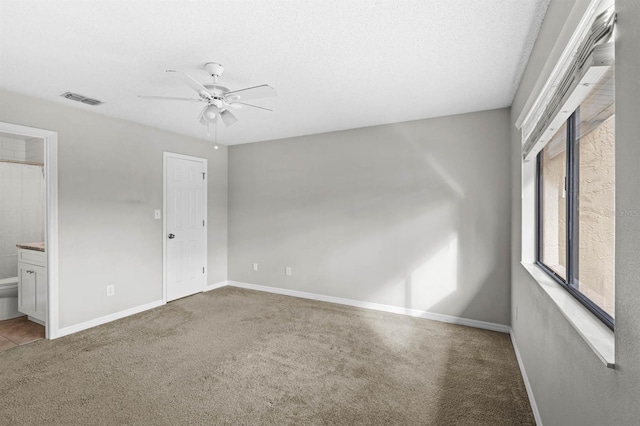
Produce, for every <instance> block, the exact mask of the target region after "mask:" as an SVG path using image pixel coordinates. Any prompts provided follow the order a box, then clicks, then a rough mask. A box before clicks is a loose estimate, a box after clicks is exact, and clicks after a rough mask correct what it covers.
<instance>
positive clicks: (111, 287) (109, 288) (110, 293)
mask: <svg viewBox="0 0 640 426" xmlns="http://www.w3.org/2000/svg"><path fill="white" fill-rule="evenodd" d="M114 294H116V286H115V285H108V286H107V296H113V295H114Z"/></svg>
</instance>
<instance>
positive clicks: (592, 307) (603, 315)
mask: <svg viewBox="0 0 640 426" xmlns="http://www.w3.org/2000/svg"><path fill="white" fill-rule="evenodd" d="M579 123H580V108H578V109H577V110H576V111H575V112H574V113H573V114H571V116H570V117H569V118H568V119H567V121H566V124H567V134H566V157H567V167H566V170H567V175H566V178H565V185H566V197H567V198H566V200H567V202H566V210H567V211H566V214H567V229H566V233H567V238H566V241H567V249H566V252H567V259H566V264H567V268H566V274H565V275H566V276H567V279H566V280H565V279H564V278H562V277H561V276H560V275H559V274H558V273H556V272H555V271H553V270H552V269H551V268H550V267H549V266H547V265H545V264H544V262H543V261H542V241H543V240H542V232H543V227H542V190H543V189H542V168H541V167H542V150H541V151H540V152H539V153H538V155H537V156H536V264H537V265H538V266H539V267H540V268H541V269H542V270H543V271H545V272H546V273H547V274H548V275H549V276H550V277H551V278H552V279H553V280H554V281H556V282H557V283H558V284H560V286H561V287H562V288H564V289H565V290H567V292H569V294H571V295H572V296H573V297H575V298H576V299H577V300H578V301H579V302H580V303H582V305H584V306H585V307H586V308H587V309H588V310H589V311H591V312H592V313H593V314H594V315H595V316H596V317H598V319H600V320H601V321H602V322H603V323H604V324H605V325H606V326H607V327H609V328H610V329H611V330H614V329H615V319H614V318H613V317H611V315H609V314H608V313H607V312H605V311H604V310H603V309H602V308H601V307H600V306H598V305H597V304H595V303H594V302H593V301H592V300H591V299H589V298H588V297H587V296H585V295H584V294H582V293H581V292H580V290H579V288H578V279H577V271H578V249H579V244H578V236H579V233H578V194H579V192H578V183H579V171H580V169H579V167H580V158H579V154H580V151H579V149H578V134H579V133H578V132H579V129H578V126H579Z"/></svg>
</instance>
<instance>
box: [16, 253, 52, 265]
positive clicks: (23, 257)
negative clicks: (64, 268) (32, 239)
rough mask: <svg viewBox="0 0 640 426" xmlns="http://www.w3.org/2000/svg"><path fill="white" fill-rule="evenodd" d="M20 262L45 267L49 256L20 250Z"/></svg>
mask: <svg viewBox="0 0 640 426" xmlns="http://www.w3.org/2000/svg"><path fill="white" fill-rule="evenodd" d="M18 262H25V263H30V264H32V265H37V266H45V265H46V263H47V254H46V253H45V252H43V251H36V250H26V249H20V250H18Z"/></svg>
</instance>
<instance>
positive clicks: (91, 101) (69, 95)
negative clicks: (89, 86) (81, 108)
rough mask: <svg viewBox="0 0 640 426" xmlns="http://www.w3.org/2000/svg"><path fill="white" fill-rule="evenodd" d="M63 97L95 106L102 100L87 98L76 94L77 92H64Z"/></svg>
mask: <svg viewBox="0 0 640 426" xmlns="http://www.w3.org/2000/svg"><path fill="white" fill-rule="evenodd" d="M60 96H62V97H63V98H67V99H70V100H72V101H77V102H82V103H83V104H87V105H91V106H95V105H100V104H101V103H102V102H101V101H99V100H97V99H91V98H87V97H86V96H82V95H78V94H77V93H71V92H66V93H63V94H62V95H60Z"/></svg>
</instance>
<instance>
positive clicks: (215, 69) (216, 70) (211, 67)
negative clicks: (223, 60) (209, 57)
mask: <svg viewBox="0 0 640 426" xmlns="http://www.w3.org/2000/svg"><path fill="white" fill-rule="evenodd" d="M204 69H206V70H207V72H208V73H209V75H210V76H212V77H213V78H218V77H220V76H221V75H222V73H223V72H224V67H223V66H222V65H220V64H219V63H217V62H207V63H206V64H205V65H204Z"/></svg>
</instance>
